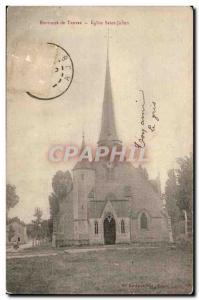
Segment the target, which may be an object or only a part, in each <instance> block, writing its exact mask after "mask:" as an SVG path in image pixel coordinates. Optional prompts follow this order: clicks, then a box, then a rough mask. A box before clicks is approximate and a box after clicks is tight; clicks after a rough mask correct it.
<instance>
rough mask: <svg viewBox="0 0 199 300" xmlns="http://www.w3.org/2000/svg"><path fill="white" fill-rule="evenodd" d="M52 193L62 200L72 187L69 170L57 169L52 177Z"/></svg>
mask: <svg viewBox="0 0 199 300" xmlns="http://www.w3.org/2000/svg"><path fill="white" fill-rule="evenodd" d="M52 188H53V191H54V194H55V195H56V197H57V198H58V199H59V200H62V199H63V198H64V197H65V196H66V195H67V194H68V193H69V192H70V191H71V189H72V178H71V174H70V172H69V171H66V172H63V171H58V172H57V173H56V174H55V175H54V177H53V179H52Z"/></svg>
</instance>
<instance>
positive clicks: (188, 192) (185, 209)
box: [165, 155, 193, 236]
mask: <svg viewBox="0 0 199 300" xmlns="http://www.w3.org/2000/svg"><path fill="white" fill-rule="evenodd" d="M177 163H178V165H179V167H178V168H177V169H175V170H174V169H172V170H169V172H168V180H167V182H166V186H165V199H166V207H167V210H168V213H169V215H170V217H171V225H172V230H173V233H174V235H175V236H177V235H178V234H180V233H181V229H180V224H182V220H184V225H183V226H184V232H185V235H187V234H188V233H189V232H191V227H192V207H193V204H192V203H193V200H192V198H193V157H192V155H190V156H189V157H188V156H186V157H184V158H178V159H177Z"/></svg>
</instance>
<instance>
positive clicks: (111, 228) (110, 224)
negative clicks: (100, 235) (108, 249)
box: [104, 216, 116, 245]
mask: <svg viewBox="0 0 199 300" xmlns="http://www.w3.org/2000/svg"><path fill="white" fill-rule="evenodd" d="M115 239H116V226H115V220H114V218H113V217H112V216H108V217H106V218H105V219H104V243H105V244H107V245H111V244H115Z"/></svg>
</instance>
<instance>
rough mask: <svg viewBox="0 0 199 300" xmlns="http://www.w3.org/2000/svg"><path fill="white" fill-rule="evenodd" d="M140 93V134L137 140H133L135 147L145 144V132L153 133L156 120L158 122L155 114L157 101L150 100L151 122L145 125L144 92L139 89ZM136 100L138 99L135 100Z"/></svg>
mask: <svg viewBox="0 0 199 300" xmlns="http://www.w3.org/2000/svg"><path fill="white" fill-rule="evenodd" d="M139 92H140V93H141V95H142V97H141V101H142V104H141V117H140V124H141V134H140V138H139V139H138V141H136V142H134V145H135V147H137V148H144V147H145V146H146V141H145V138H146V134H149V133H153V132H155V130H156V122H159V118H158V116H157V103H156V102H155V101H152V114H151V117H152V121H151V124H148V125H147V126H146V124H145V123H146V122H145V112H146V107H145V106H146V100H145V94H144V91H143V90H140V91H139ZM136 102H138V101H136Z"/></svg>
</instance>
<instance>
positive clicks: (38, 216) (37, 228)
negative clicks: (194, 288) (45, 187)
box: [31, 207, 43, 245]
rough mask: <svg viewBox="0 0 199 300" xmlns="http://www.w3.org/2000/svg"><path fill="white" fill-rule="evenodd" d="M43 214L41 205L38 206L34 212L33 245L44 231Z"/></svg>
mask: <svg viewBox="0 0 199 300" xmlns="http://www.w3.org/2000/svg"><path fill="white" fill-rule="evenodd" d="M42 215H43V212H42V210H41V209H40V208H39V207H36V208H35V212H34V217H35V219H34V220H32V232H31V236H32V239H33V245H34V242H35V240H37V241H38V240H40V239H41V237H42V232H41V223H42Z"/></svg>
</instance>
